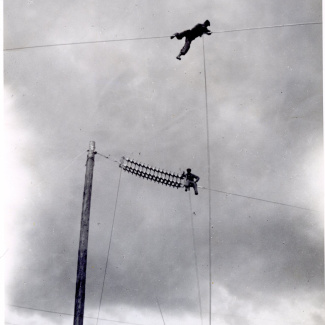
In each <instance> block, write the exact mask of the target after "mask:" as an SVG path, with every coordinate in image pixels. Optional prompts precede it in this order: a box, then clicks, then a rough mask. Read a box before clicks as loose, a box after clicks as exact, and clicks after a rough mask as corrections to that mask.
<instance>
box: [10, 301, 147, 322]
mask: <svg viewBox="0 0 325 325" xmlns="http://www.w3.org/2000/svg"><path fill="white" fill-rule="evenodd" d="M7 306H11V307H16V308H21V309H27V310H34V311H40V312H44V313H50V314H59V315H65V316H74V315H73V314H68V313H59V312H55V311H50V310H44V309H37V308H31V307H23V306H18V305H10V304H7ZM84 318H88V319H98V320H102V321H105V322H114V323H120V324H127V325H142V324H139V323H127V322H122V321H118V320H111V319H104V318H97V317H87V316H84ZM7 324H10V323H7Z"/></svg>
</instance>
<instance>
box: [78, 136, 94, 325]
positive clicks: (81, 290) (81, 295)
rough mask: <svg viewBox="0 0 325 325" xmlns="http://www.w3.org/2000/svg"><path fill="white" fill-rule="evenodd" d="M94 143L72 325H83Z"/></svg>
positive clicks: (87, 182) (88, 171) (82, 221)
mask: <svg viewBox="0 0 325 325" xmlns="http://www.w3.org/2000/svg"><path fill="white" fill-rule="evenodd" d="M95 154H96V152H95V142H94V141H90V143H89V150H88V155H87V162H86V176H85V185H84V193H83V202H82V212H81V225H80V239H79V251H78V269H77V282H76V296H75V306H74V322H73V324H74V325H83V318H84V307H85V294H86V271H87V250H88V233H89V215H90V203H91V190H92V182H93V170H94V165H95Z"/></svg>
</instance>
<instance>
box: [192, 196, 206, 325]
mask: <svg viewBox="0 0 325 325" xmlns="http://www.w3.org/2000/svg"><path fill="white" fill-rule="evenodd" d="M189 200H190V211H191V228H192V239H193V251H194V262H195V271H196V272H195V273H196V283H197V291H198V296H199V309H200V318H201V325H203V318H202V302H201V289H200V280H199V268H198V264H197V254H196V242H195V233H194V221H193V209H192V201H191V191H189Z"/></svg>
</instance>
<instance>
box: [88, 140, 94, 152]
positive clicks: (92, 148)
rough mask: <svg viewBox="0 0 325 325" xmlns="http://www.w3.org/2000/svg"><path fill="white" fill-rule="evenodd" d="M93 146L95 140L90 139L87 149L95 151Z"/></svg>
mask: <svg viewBox="0 0 325 325" xmlns="http://www.w3.org/2000/svg"><path fill="white" fill-rule="evenodd" d="M95 148H96V145H95V141H90V142H89V150H91V151H95Z"/></svg>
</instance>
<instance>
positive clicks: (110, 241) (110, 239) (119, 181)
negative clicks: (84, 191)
mask: <svg viewBox="0 0 325 325" xmlns="http://www.w3.org/2000/svg"><path fill="white" fill-rule="evenodd" d="M121 174H122V169H121V170H120V176H119V180H118V186H117V193H116V200H115V208H114V215H113V221H112V227H111V233H110V238H109V244H108V250H107V258H106V265H105V272H104V280H103V286H102V292H101V295H100V301H99V308H98V314H97V321H96V325H97V324H98V320H99V313H100V308H101V305H102V299H103V292H104V286H105V279H106V273H107V266H108V258H109V252H110V248H111V243H112V236H113V229H114V223H115V215H116V207H117V201H118V195H119V191H120V184H121Z"/></svg>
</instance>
